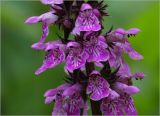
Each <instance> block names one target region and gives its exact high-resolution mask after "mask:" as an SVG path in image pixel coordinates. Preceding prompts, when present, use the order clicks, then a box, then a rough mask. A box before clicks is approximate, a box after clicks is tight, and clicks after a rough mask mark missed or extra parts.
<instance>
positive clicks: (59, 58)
mask: <svg viewBox="0 0 160 116" xmlns="http://www.w3.org/2000/svg"><path fill="white" fill-rule="evenodd" d="M64 58H65V54H64V51H63V50H61V49H59V48H56V49H53V50H50V51H49V52H48V53H47V54H46V56H45V59H44V61H43V64H42V66H41V67H40V68H39V69H38V70H37V71H36V72H35V74H36V75H38V74H40V73H42V72H44V71H45V70H47V69H49V68H53V67H55V66H57V65H58V64H60V63H62V62H63V61H64Z"/></svg>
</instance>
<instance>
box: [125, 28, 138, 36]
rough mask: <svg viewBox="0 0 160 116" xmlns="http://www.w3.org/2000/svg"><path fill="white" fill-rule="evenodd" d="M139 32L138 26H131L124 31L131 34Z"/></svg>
mask: <svg viewBox="0 0 160 116" xmlns="http://www.w3.org/2000/svg"><path fill="white" fill-rule="evenodd" d="M139 32H140V29H138V28H131V29H129V30H127V31H126V33H127V34H131V35H136V34H137V33H139Z"/></svg>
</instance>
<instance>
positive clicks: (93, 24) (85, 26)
mask: <svg viewBox="0 0 160 116" xmlns="http://www.w3.org/2000/svg"><path fill="white" fill-rule="evenodd" d="M100 29H101V25H100V22H99V19H98V18H97V17H96V16H95V14H94V13H93V11H92V10H87V11H83V12H80V13H79V16H78V18H77V19H76V22H75V28H74V31H73V32H74V33H75V32H78V31H99V30H100Z"/></svg>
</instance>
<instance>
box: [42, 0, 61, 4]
mask: <svg viewBox="0 0 160 116" xmlns="http://www.w3.org/2000/svg"><path fill="white" fill-rule="evenodd" d="M40 1H41V2H42V4H46V5H48V4H50V5H54V4H62V3H63V0H40Z"/></svg>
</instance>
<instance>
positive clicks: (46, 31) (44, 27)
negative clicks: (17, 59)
mask: <svg viewBox="0 0 160 116" xmlns="http://www.w3.org/2000/svg"><path fill="white" fill-rule="evenodd" d="M48 34H49V27H48V25H47V24H46V23H42V35H41V38H40V40H39V42H40V43H43V42H44V41H45V39H46V37H47V36H48Z"/></svg>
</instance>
